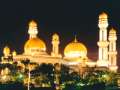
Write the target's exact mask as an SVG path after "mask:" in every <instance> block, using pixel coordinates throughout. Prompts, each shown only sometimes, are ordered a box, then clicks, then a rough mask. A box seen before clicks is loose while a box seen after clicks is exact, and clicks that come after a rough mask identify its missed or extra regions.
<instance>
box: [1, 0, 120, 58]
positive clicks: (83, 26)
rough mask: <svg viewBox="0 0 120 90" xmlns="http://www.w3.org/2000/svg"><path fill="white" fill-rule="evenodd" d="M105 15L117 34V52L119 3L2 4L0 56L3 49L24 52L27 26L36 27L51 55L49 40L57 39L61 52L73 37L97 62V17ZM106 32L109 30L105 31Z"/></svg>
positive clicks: (22, 0)
mask: <svg viewBox="0 0 120 90" xmlns="http://www.w3.org/2000/svg"><path fill="white" fill-rule="evenodd" d="M103 11H104V12H106V13H108V16H109V27H114V28H115V29H116V30H117V33H118V41H117V48H118V50H119V48H120V46H119V45H120V39H119V38H120V36H119V33H120V0H3V1H2V0H1V1H0V55H2V49H3V47H4V46H5V45H8V46H9V47H11V50H14V49H15V50H16V51H17V52H18V53H22V52H23V47H24V44H25V42H26V40H27V39H28V38H29V36H28V34H27V30H28V22H29V21H31V20H35V21H36V22H37V23H38V29H39V35H38V36H39V37H40V38H42V39H43V40H44V41H45V43H46V45H47V51H48V53H50V51H51V36H52V34H53V33H54V32H56V33H58V34H59V35H60V39H61V44H60V52H62V53H63V50H64V47H65V45H67V44H68V43H69V42H70V41H72V40H74V35H75V34H76V35H77V38H78V40H79V41H80V42H82V43H84V44H85V45H86V46H87V48H88V56H89V57H90V58H91V59H96V58H97V48H98V47H97V41H98V37H99V36H98V32H99V28H98V15H99V14H100V13H101V12H103ZM108 29H109V28H108Z"/></svg>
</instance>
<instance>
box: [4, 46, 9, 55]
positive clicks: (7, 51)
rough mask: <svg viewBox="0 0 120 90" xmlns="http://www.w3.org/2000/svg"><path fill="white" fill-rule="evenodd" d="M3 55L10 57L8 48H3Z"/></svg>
mask: <svg viewBox="0 0 120 90" xmlns="http://www.w3.org/2000/svg"><path fill="white" fill-rule="evenodd" d="M3 54H4V55H5V56H9V55H10V48H9V47H8V46H5V47H4V49H3Z"/></svg>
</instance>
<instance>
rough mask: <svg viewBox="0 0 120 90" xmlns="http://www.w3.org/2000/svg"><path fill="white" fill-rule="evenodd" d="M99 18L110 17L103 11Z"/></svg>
mask: <svg viewBox="0 0 120 90" xmlns="http://www.w3.org/2000/svg"><path fill="white" fill-rule="evenodd" d="M99 18H100V19H101V18H108V15H107V14H106V13H105V12H102V13H101V14H100V15H99Z"/></svg>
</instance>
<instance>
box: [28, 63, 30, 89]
mask: <svg viewBox="0 0 120 90" xmlns="http://www.w3.org/2000/svg"><path fill="white" fill-rule="evenodd" d="M28 90H30V65H28Z"/></svg>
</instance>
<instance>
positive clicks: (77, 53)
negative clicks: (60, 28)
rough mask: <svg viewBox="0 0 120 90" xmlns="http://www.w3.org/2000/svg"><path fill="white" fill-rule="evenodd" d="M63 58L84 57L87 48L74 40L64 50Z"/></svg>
mask: <svg viewBox="0 0 120 90" xmlns="http://www.w3.org/2000/svg"><path fill="white" fill-rule="evenodd" d="M64 55H65V57H83V58H84V57H86V55H87V48H86V47H85V45H84V44H82V43H79V42H78V41H77V40H76V38H75V41H74V42H71V43H69V44H68V45H67V46H66V47H65V49H64Z"/></svg>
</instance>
